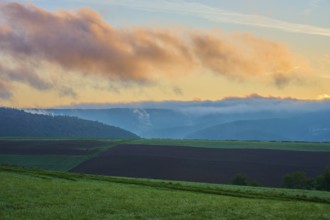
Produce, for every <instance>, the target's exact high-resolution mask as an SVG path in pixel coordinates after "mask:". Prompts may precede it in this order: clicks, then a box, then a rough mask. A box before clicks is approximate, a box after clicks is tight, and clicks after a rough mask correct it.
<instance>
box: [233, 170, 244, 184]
mask: <svg viewBox="0 0 330 220" xmlns="http://www.w3.org/2000/svg"><path fill="white" fill-rule="evenodd" d="M231 183H232V184H234V185H241V186H246V185H247V179H246V176H245V175H243V174H240V173H239V174H236V175H235V176H234V178H233V179H232V181H231Z"/></svg>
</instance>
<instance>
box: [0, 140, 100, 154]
mask: <svg viewBox="0 0 330 220" xmlns="http://www.w3.org/2000/svg"><path fill="white" fill-rule="evenodd" d="M102 145H104V142H101V141H93V140H47V141H39V140H0V154H14V155H85V154H91V153H94V152H96V149H95V148H96V147H100V146H102Z"/></svg>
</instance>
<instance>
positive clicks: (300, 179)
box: [283, 172, 311, 189]
mask: <svg viewBox="0 0 330 220" xmlns="http://www.w3.org/2000/svg"><path fill="white" fill-rule="evenodd" d="M310 183H311V181H310V180H309V179H308V178H307V177H306V175H305V173H303V172H294V173H289V174H287V175H286V176H284V177H283V186H284V187H285V188H291V189H308V188H310V186H309V185H310Z"/></svg>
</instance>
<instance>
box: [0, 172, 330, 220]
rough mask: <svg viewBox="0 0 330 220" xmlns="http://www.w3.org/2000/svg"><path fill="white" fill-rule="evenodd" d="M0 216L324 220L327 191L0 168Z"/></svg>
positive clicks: (328, 214) (328, 215) (328, 210)
mask: <svg viewBox="0 0 330 220" xmlns="http://www.w3.org/2000/svg"><path fill="white" fill-rule="evenodd" d="M0 185H1V188H0V219H4V220H7V219H318V220H320V219H330V193H329V192H315V191H303V190H285V189H271V188H268V189H266V188H254V187H239V186H226V185H215V184H198V183H185V182H170V181H157V180H144V179H130V178H113V177H103V176H92V175H79V174H69V173H60V172H50V171H42V170H31V169H22V168H13V167H1V168H0Z"/></svg>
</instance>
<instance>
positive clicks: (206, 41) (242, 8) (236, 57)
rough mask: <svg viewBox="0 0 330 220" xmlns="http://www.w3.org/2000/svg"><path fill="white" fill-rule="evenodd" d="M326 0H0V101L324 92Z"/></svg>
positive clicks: (329, 45)
mask: <svg viewBox="0 0 330 220" xmlns="http://www.w3.org/2000/svg"><path fill="white" fill-rule="evenodd" d="M329 11H330V1H328V0H291V1H285V0H276V1H275V0H235V1H224V0H223V1H219V0H218V1H211V0H209V1H197V0H195V1H183V0H177V1H167V0H152V1H146V0H139V1H131V0H103V1H101V0H95V1H87V0H71V1H64V0H57V1H50V0H49V1H48V0H31V1H1V2H0V106H9V107H18V108H26V107H33V108H43V107H54V106H66V105H74V104H84V103H89V104H93V103H95V104H104V103H130V102H139V101H164V100H175V101H198V100H221V99H224V98H226V97H249V96H251V94H257V95H258V96H263V97H278V98H287V97H290V98H294V99H302V100H325V99H329V98H330V86H329V85H330V14H329V13H328V12H329Z"/></svg>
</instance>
